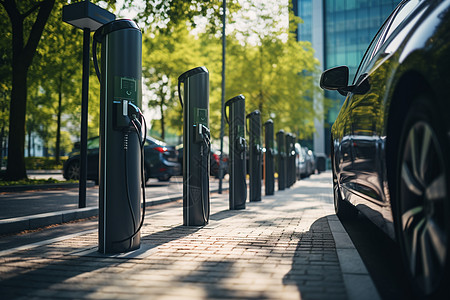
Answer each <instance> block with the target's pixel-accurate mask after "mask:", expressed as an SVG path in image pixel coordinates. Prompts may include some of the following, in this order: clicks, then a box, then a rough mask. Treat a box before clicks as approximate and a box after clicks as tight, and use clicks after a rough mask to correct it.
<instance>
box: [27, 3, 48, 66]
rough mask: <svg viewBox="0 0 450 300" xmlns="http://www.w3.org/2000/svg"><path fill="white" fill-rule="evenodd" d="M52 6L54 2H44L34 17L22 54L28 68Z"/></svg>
mask: <svg viewBox="0 0 450 300" xmlns="http://www.w3.org/2000/svg"><path fill="white" fill-rule="evenodd" d="M54 4H55V0H44V1H42V2H41V3H40V5H39V6H40V9H39V12H38V15H37V17H36V21H35V22H34V24H33V27H32V28H31V32H30V35H29V37H28V41H27V42H26V44H25V47H24V52H25V53H26V54H25V56H24V57H26V59H27V62H26V63H27V65H28V66H29V65H30V64H31V61H32V60H33V56H34V54H35V52H36V48H37V46H38V44H39V41H40V39H41V36H42V32H43V31H44V27H45V24H46V23H47V20H48V17H49V16H50V13H51V11H52V9H53V6H54Z"/></svg>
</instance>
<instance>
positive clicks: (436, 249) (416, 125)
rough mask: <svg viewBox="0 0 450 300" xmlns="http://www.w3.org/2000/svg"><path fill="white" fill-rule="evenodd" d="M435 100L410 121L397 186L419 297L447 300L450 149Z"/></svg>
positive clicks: (424, 101)
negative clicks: (444, 299)
mask: <svg viewBox="0 0 450 300" xmlns="http://www.w3.org/2000/svg"><path fill="white" fill-rule="evenodd" d="M431 100H432V99H430V98H429V97H426V96H420V97H418V98H417V99H416V100H415V101H414V102H413V104H412V106H411V109H410V110H409V112H408V114H407V116H406V118H405V123H404V125H403V127H402V132H401V138H400V144H399V145H400V146H399V152H398V158H397V168H396V184H395V186H396V188H395V209H394V223H395V229H396V235H397V240H398V242H399V244H400V249H401V252H402V257H403V260H404V264H405V268H406V270H407V273H408V276H409V279H410V282H411V286H412V288H413V289H415V290H416V293H417V294H418V295H419V298H440V297H442V296H443V295H445V294H446V296H447V297H448V286H449V284H450V280H449V278H450V277H449V265H450V264H449V262H450V259H449V247H450V234H449V233H450V213H449V212H450V207H449V205H450V202H449V184H448V183H449V172H450V168H449V167H450V161H449V158H448V153H449V151H450V149H449V146H448V142H447V140H446V135H445V130H443V129H444V127H443V126H442V124H443V123H440V121H439V120H440V119H439V117H440V116H439V114H438V113H437V112H436V111H435V110H436V109H435V108H434V107H433V105H432V101H431ZM447 299H448V298H447Z"/></svg>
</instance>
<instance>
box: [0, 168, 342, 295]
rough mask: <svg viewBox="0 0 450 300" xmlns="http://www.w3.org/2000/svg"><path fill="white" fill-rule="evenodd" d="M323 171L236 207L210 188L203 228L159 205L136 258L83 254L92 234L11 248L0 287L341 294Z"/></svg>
mask: <svg viewBox="0 0 450 300" xmlns="http://www.w3.org/2000/svg"><path fill="white" fill-rule="evenodd" d="M329 176H330V174H329V173H325V174H321V175H320V176H317V177H312V178H311V179H309V180H310V183H308V181H301V182H297V183H296V184H295V185H294V187H291V188H290V189H288V190H285V191H277V193H276V195H274V196H271V197H263V201H261V202H255V203H254V202H252V203H248V204H247V209H245V210H241V211H228V194H227V193H224V194H222V195H215V194H214V195H211V196H212V197H211V220H210V224H208V225H207V226H204V227H184V226H180V224H181V221H182V207H181V203H180V202H177V203H174V204H168V205H167V206H165V210H164V211H161V212H160V213H158V214H155V215H152V216H148V217H147V219H146V222H145V224H144V226H143V228H142V232H141V236H142V239H141V244H142V246H143V247H144V246H147V247H148V250H146V251H147V252H145V253H146V254H145V253H144V254H145V255H143V256H142V257H141V258H114V257H108V256H102V255H100V254H98V255H91V254H86V253H87V252H86V251H88V250H89V249H93V250H92V251H95V249H96V247H97V235H96V234H95V233H93V234H86V235H83V236H78V237H73V238H70V239H67V240H62V241H59V242H56V243H52V244H50V245H45V246H41V247H36V248H33V249H30V250H22V251H17V252H14V253H10V254H9V255H6V256H3V257H0V262H1V263H2V264H1V266H0V289H1V291H2V292H3V291H6V294H5V295H8V299H9V298H11V299H14V298H20V297H22V296H23V297H25V298H31V297H35V298H36V299H49V298H55V299H56V298H59V299H67V298H71V299H73V298H79V299H135V298H139V299H186V298H195V299H230V298H236V299H306V300H310V299H346V298H347V292H346V287H345V285H344V279H343V275H342V272H341V268H340V264H339V259H338V256H337V253H336V248H335V247H336V246H335V241H334V239H333V235H332V233H331V230H330V226H329V224H328V219H327V216H328V215H329V214H331V213H332V212H333V206H332V205H333V204H332V203H333V202H332V199H331V180H330V178H329ZM311 184H312V185H317V186H316V187H315V188H311ZM332 221H333V222H336V220H334V219H332ZM88 252H89V251H88ZM22 287H23V289H22ZM9 296H11V297H9Z"/></svg>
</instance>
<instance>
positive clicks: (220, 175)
mask: <svg viewBox="0 0 450 300" xmlns="http://www.w3.org/2000/svg"><path fill="white" fill-rule="evenodd" d="M226 9H227V1H226V0H223V3H222V10H223V15H222V106H221V107H222V114H221V117H220V164H219V194H222V178H223V135H224V127H225V118H224V113H225V111H224V109H225V108H224V103H225V50H226V36H225V24H226Z"/></svg>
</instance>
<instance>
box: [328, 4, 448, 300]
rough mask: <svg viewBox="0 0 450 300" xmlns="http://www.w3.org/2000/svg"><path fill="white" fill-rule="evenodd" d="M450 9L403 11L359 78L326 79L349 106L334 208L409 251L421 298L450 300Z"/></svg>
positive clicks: (337, 73) (344, 111) (337, 144)
mask: <svg viewBox="0 0 450 300" xmlns="http://www.w3.org/2000/svg"><path fill="white" fill-rule="evenodd" d="M449 71H450V1H448V0H447V1H434V0H429V1H428V0H423V1H418V0H414V1H413V0H411V1H402V2H401V3H400V4H399V5H398V7H397V8H396V9H395V10H394V12H393V13H392V14H391V15H390V16H389V18H388V19H387V20H386V22H385V23H384V24H383V25H382V27H381V28H380V30H379V31H378V33H377V34H376V36H375V38H374V39H373V41H372V43H371V44H370V46H369V47H368V49H367V51H366V53H365V54H364V57H363V58H362V61H361V63H360V65H359V68H358V70H357V72H356V75H355V78H354V79H353V82H352V83H351V84H349V83H348V77H349V72H348V68H347V67H345V66H341V67H336V68H333V69H330V70H327V71H325V72H324V73H323V74H322V77H321V87H322V88H324V89H328V90H337V91H338V92H339V93H341V94H343V95H345V96H346V99H345V102H344V103H343V105H342V108H341V110H340V112H339V115H338V117H337V119H336V121H335V123H334V125H333V127H332V131H331V135H332V137H331V139H332V142H331V160H332V170H333V186H334V204H335V209H336V213H337V215H338V216H339V217H340V218H349V217H354V216H355V210H353V208H355V207H356V208H357V209H358V210H359V211H360V212H362V213H363V214H364V215H365V216H367V217H368V218H369V219H370V220H372V221H373V222H374V223H375V224H377V225H378V226H379V227H380V228H381V229H382V230H384V231H385V232H386V233H387V234H388V235H389V236H391V237H392V238H394V239H395V240H396V241H397V242H398V243H399V245H400V249H401V254H402V257H403V259H404V262H405V269H406V270H407V272H406V273H407V276H408V278H409V279H410V282H411V283H412V284H411V286H412V288H413V289H415V294H416V295H418V297H419V298H439V299H450V289H449V288H448V287H449V284H450V276H449V274H450V199H449V194H450V180H449V176H450V156H449V155H448V154H449V153H450V96H449V92H448V91H447V87H450V73H449Z"/></svg>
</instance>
